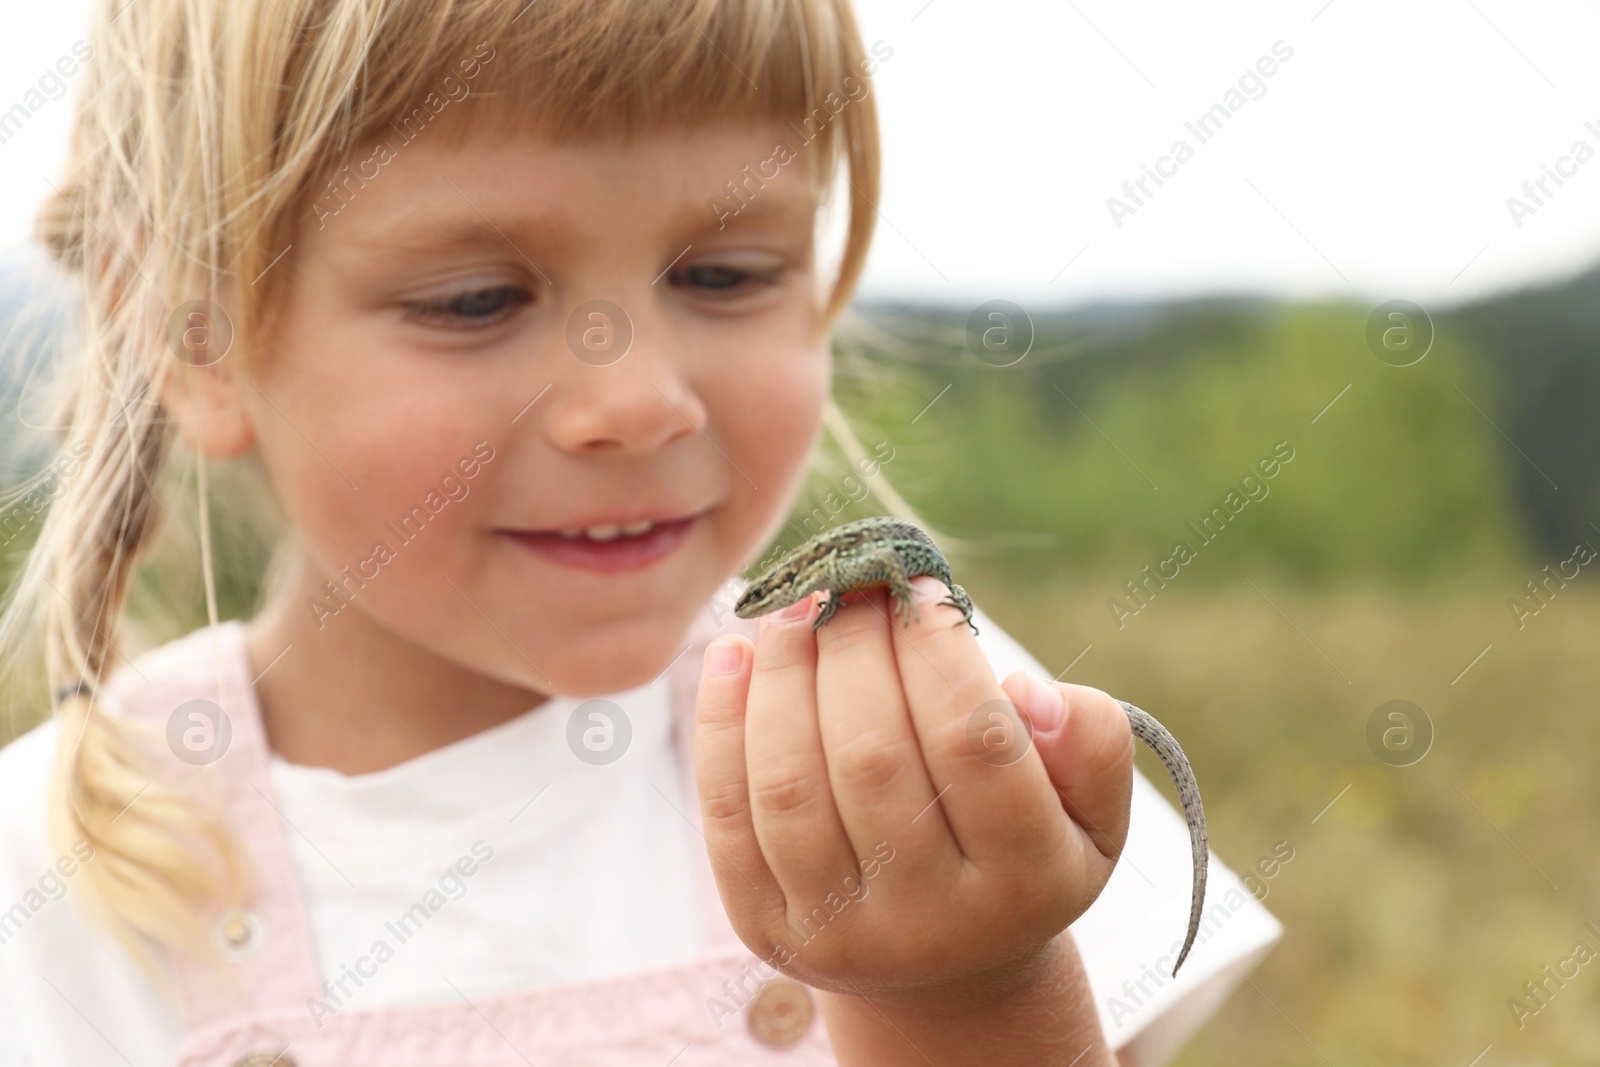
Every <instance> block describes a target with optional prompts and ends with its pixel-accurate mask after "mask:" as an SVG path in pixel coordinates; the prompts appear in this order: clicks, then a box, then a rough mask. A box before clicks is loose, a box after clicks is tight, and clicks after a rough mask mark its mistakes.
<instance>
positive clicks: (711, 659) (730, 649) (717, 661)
mask: <svg viewBox="0 0 1600 1067" xmlns="http://www.w3.org/2000/svg"><path fill="white" fill-rule="evenodd" d="M743 664H744V646H743V645H741V644H739V642H737V641H713V642H711V644H710V645H709V646H707V648H706V666H707V667H709V668H710V669H711V673H713V674H737V673H739V668H740V666H742V665H743Z"/></svg>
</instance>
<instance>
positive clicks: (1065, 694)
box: [1001, 670, 1133, 877]
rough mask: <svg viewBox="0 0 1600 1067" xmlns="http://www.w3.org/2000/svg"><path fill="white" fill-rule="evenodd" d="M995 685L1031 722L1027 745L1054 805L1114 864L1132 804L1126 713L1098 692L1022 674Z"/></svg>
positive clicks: (1130, 739)
mask: <svg viewBox="0 0 1600 1067" xmlns="http://www.w3.org/2000/svg"><path fill="white" fill-rule="evenodd" d="M1001 688H1002V689H1004V690H1005V692H1006V695H1007V696H1008V697H1009V698H1010V699H1011V702H1012V703H1013V704H1015V705H1016V706H1017V708H1018V710H1020V711H1021V712H1022V714H1023V715H1024V716H1026V717H1027V719H1028V721H1029V723H1030V724H1032V727H1033V743H1034V747H1036V748H1037V749H1038V750H1039V756H1040V758H1041V759H1043V760H1044V768H1045V771H1046V772H1047V773H1048V774H1049V775H1050V782H1051V784H1052V785H1054V786H1055V790H1056V793H1057V795H1059V796H1060V797H1061V804H1062V807H1063V808H1065V809H1066V812H1067V814H1068V815H1069V816H1070V817H1071V818H1072V821H1073V822H1075V823H1077V825H1078V827H1079V829H1080V830H1082V831H1083V832H1084V833H1085V834H1086V835H1087V836H1088V837H1089V839H1090V840H1091V841H1093V842H1094V846H1095V848H1096V849H1098V850H1099V852H1100V854H1101V855H1102V856H1104V857H1105V858H1106V859H1108V860H1110V861H1111V863H1112V864H1114V863H1115V862H1116V859H1117V857H1118V856H1119V855H1121V854H1122V846H1123V844H1124V843H1125V842H1126V841H1127V839H1128V809H1129V805H1130V804H1131V803H1132V800H1133V731H1132V730H1131V729H1130V728H1129V726H1128V713H1127V712H1125V711H1124V710H1123V709H1122V705H1121V704H1119V703H1117V701H1116V700H1114V699H1112V697H1111V696H1110V695H1109V694H1107V693H1104V692H1102V691H1100V690H1099V689H1092V688H1090V687H1089V686H1086V685H1072V684H1071V683H1068V682H1049V681H1045V680H1043V679H1040V678H1035V677H1034V676H1033V675H1031V674H1029V673H1028V672H1027V671H1023V670H1018V671H1013V672H1012V673H1011V674H1010V675H1009V676H1007V678H1006V680H1005V681H1004V682H1002V683H1001ZM1110 867H1111V864H1107V866H1106V871H1105V873H1106V876H1107V877H1109V876H1110Z"/></svg>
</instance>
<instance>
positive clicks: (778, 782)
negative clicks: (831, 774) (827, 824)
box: [750, 766, 823, 815]
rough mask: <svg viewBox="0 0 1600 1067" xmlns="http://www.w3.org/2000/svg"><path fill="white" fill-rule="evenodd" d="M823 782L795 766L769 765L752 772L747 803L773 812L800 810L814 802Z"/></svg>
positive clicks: (789, 813) (784, 812) (770, 812)
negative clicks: (748, 801)
mask: <svg viewBox="0 0 1600 1067" xmlns="http://www.w3.org/2000/svg"><path fill="white" fill-rule="evenodd" d="M822 784H823V783H820V782H818V781H817V779H816V777H815V776H814V775H812V774H810V773H808V772H806V771H804V770H802V769H801V768H798V767H792V766H777V767H769V768H767V769H765V770H762V771H760V772H752V773H751V775H750V805H751V807H753V808H758V809H760V810H761V811H763V812H767V813H769V814H772V815H792V814H796V813H799V812H803V811H805V810H806V809H808V808H810V807H812V806H813V805H815V804H816V802H817V794H818V790H819V788H820V786H821V785H822Z"/></svg>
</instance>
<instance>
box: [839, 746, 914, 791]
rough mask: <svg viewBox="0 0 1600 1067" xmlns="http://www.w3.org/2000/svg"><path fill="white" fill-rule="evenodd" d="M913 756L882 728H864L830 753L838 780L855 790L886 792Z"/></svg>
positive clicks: (845, 786)
mask: <svg viewBox="0 0 1600 1067" xmlns="http://www.w3.org/2000/svg"><path fill="white" fill-rule="evenodd" d="M908 766H910V759H909V756H908V754H907V752H906V751H905V749H904V747H903V746H902V745H900V744H897V743H896V742H895V741H894V739H893V738H892V737H891V736H890V735H889V734H888V733H886V732H885V731H882V730H864V731H862V732H861V733H858V734H856V735H855V736H853V737H851V738H849V739H848V740H846V741H844V742H843V743H841V744H840V745H839V747H838V748H836V749H835V750H833V751H832V752H830V753H829V756H828V767H829V769H830V771H831V772H832V774H833V778H834V781H835V782H836V783H837V784H838V785H839V786H840V787H843V788H848V789H850V790H851V791H852V792H858V793H867V794H877V793H882V792H884V791H885V790H886V789H888V788H889V787H890V786H892V785H893V784H894V783H895V782H897V781H899V779H900V776H901V774H902V773H904V771H905V769H906V768H907V767H908Z"/></svg>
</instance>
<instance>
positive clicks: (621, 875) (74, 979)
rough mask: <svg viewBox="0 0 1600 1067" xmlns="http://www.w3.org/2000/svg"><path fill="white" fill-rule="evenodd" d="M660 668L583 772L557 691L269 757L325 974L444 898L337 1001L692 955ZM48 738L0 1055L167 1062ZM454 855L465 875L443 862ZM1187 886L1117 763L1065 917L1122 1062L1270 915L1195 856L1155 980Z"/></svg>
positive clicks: (5, 949) (1233, 959) (52, 729)
mask: <svg viewBox="0 0 1600 1067" xmlns="http://www.w3.org/2000/svg"><path fill="white" fill-rule="evenodd" d="M975 621H976V622H977V623H978V627H979V631H980V632H979V635H978V642H979V645H980V647H982V648H983V649H984V650H985V652H986V653H987V654H988V655H989V658H990V662H991V664H992V665H993V666H994V668H995V672H996V675H997V677H999V678H1001V679H1004V678H1005V677H1006V676H1007V675H1008V674H1010V673H1011V672H1012V671H1013V670H1015V669H1017V668H1024V669H1027V670H1030V671H1033V672H1035V673H1037V674H1038V675H1040V676H1042V677H1048V676H1049V672H1047V671H1045V670H1044V668H1043V667H1042V666H1041V665H1040V664H1039V663H1038V661H1037V660H1035V659H1034V658H1033V657H1032V656H1030V655H1029V654H1028V653H1027V652H1026V650H1024V649H1023V648H1022V647H1021V646H1020V645H1018V644H1017V643H1016V642H1015V641H1014V640H1012V639H1011V638H1010V637H1009V636H1008V635H1006V634H1005V633H1004V632H1003V631H1001V630H1000V628H999V627H998V626H996V625H995V624H994V622H993V620H991V619H989V618H988V617H987V616H985V615H984V614H983V613H982V612H981V610H980V611H979V612H977V614H976V615H975ZM234 647H237V646H234ZM666 685H667V682H666V679H665V677H662V678H658V679H657V680H656V681H655V682H653V683H651V684H649V685H646V686H642V687H640V688H638V689H635V690H631V691H629V692H626V693H619V694H614V695H613V696H611V697H610V698H609V699H611V700H613V701H615V702H616V703H617V704H619V705H621V706H622V707H624V708H626V709H628V713H629V718H630V721H631V723H632V727H633V731H634V733H633V737H632V740H631V742H630V745H629V747H628V750H627V752H626V754H625V755H624V756H623V757H622V758H620V759H618V760H616V762H614V763H611V764H609V765H604V766H592V765H590V764H587V763H584V762H581V761H578V760H575V759H574V758H573V756H572V753H571V751H570V749H569V748H568V745H567V740H566V729H567V720H568V718H569V716H570V714H571V712H572V711H573V709H574V708H575V707H576V706H577V704H578V703H580V702H579V701H575V700H572V699H569V698H564V697H557V698H552V699H551V700H549V701H547V702H546V703H544V704H541V705H539V706H538V707H536V708H534V709H532V710H531V711H528V712H526V713H524V714H523V715H521V716H519V717H517V718H515V719H512V720H510V721H509V722H505V723H502V724H500V725H498V726H494V727H491V728H489V729H487V730H484V731H481V732H480V733H477V734H474V735H472V736H471V737H467V738H463V739H462V740H459V741H456V742H454V743H452V744H448V745H445V746H443V747H442V748H438V749H435V750H434V751H432V752H428V753H425V754H423V755H421V756H417V757H415V758H413V759H410V760H407V761H405V762H404V763H401V764H399V765H397V766H394V767H390V768H388V769H386V770H382V771H377V772H374V773H371V774H361V775H354V776H347V775H344V774H341V773H339V772H337V771H333V770H329V769H326V768H314V767H304V766H297V765H292V764H288V763H285V762H284V761H283V760H282V759H280V758H278V757H277V756H273V757H272V758H271V763H270V767H271V771H270V773H271V776H272V784H273V788H274V790H275V792H276V794H277V795H276V797H275V798H274V799H275V801H276V803H277V805H278V807H279V809H280V810H281V813H282V815H283V817H284V819H285V822H286V824H287V825H286V826H285V832H286V834H287V835H288V838H289V840H290V843H291V848H292V851H293V854H294V858H295V868H296V869H295V871H294V875H295V876H296V877H298V878H299V880H300V886H301V889H302V895H303V899H304V900H305V901H306V906H307V908H308V909H309V915H310V923H311V928H312V931H313V935H314V939H315V943H316V952H317V961H318V964H319V966H320V968H321V971H322V973H323V975H324V977H334V978H337V977H338V976H339V975H340V974H341V973H342V972H343V970H344V969H345V968H347V967H352V968H353V966H354V964H355V963H356V961H357V960H358V959H359V958H360V957H362V956H364V955H366V954H368V953H369V952H370V950H371V947H372V945H373V943H374V942H375V941H377V940H378V939H379V938H380V937H382V936H383V932H384V929H385V925H384V924H385V923H387V922H393V921H394V920H395V919H396V918H397V917H398V916H400V915H402V914H403V913H405V912H406V911H407V910H408V909H410V908H411V907H412V906H413V905H414V904H416V903H417V901H418V900H419V899H420V898H421V896H422V895H423V894H424V893H426V892H428V891H429V890H435V889H437V890H440V891H441V892H443V893H444V894H445V896H446V898H447V903H446V904H445V906H444V907H442V908H441V909H439V910H438V911H437V912H435V913H434V914H433V917H432V918H431V919H430V920H429V922H428V923H427V925H426V926H424V927H423V928H422V929H421V930H419V931H418V932H417V933H416V934H415V935H414V936H412V937H411V938H410V939H408V940H407V941H406V943H405V945H404V946H403V949H402V950H401V951H398V952H396V953H395V954H394V956H393V958H392V959H390V960H388V961H386V962H385V963H384V964H383V965H382V966H381V967H380V968H379V969H378V973H377V974H376V975H375V976H374V977H372V978H367V979H365V980H364V981H363V983H362V985H361V987H360V989H359V990H358V991H357V992H356V993H355V995H354V996H353V997H351V998H350V999H349V1000H347V1001H346V1003H347V1004H348V1005H349V1006H352V1007H357V1008H362V1007H379V1006H383V1005H392V1004H404V1003H415V1002H421V1001H433V1000H448V999H456V998H458V997H459V996H466V997H468V998H472V999H476V998H478V997H481V996H489V995H492V994H496V993H503V992H507V991H510V990H514V989H519V988H528V987H532V986H538V985H543V984H548V983H567V982H575V981H580V980H586V979H596V978H604V977H609V976H613V975H618V974H622V973H625V972H628V971H631V970H635V969H640V968H645V967H652V966H659V965H669V964H673V963H678V962H683V961H686V960H688V959H690V958H692V957H693V956H695V955H696V954H697V953H698V952H699V951H700V946H701V940H700V929H699V924H698V920H697V916H696V902H695V886H694V881H693V871H692V869H691V866H690V855H691V854H690V852H689V850H690V849H691V848H703V847H704V844H703V842H701V841H700V840H699V839H698V837H696V836H695V835H694V832H693V830H692V829H691V828H690V826H689V825H688V824H687V823H686V822H685V820H684V816H683V814H681V810H680V809H682V807H683V803H684V802H683V799H682V798H683V792H684V789H685V787H686V786H687V785H688V784H689V783H684V782H683V781H682V780H681V775H680V774H679V771H678V765H677V763H676V754H675V749H674V745H673V739H672V736H671V732H670V731H671V715H670V712H669V708H668V702H667V701H668V698H667V688H666ZM56 735H57V727H56V724H55V723H54V721H49V722H46V723H44V724H43V725H41V726H39V727H38V728H36V729H34V730H33V731H31V732H29V733H28V734H26V735H25V736H23V737H21V738H19V739H17V740H16V741H15V742H13V743H12V744H11V745H9V746H7V747H6V748H5V749H4V750H0V1067H24V1065H26V1067H69V1065H78V1064H86V1065H87V1064H94V1065H99V1064H105V1063H113V1062H120V1061H126V1062H128V1063H130V1064H134V1065H136V1067H146V1065H149V1067H157V1065H160V1064H166V1063H170V1062H171V1060H172V1057H173V1053H174V1050H175V1049H176V1047H177V1045H178V1042H179V1040H180V1039H181V1036H182V1020H181V1018H180V1017H179V1015H178V1014H177V1009H176V1007H175V1006H174V1005H173V1004H171V1003H170V1002H169V1001H167V1000H165V999H163V998H162V997H161V996H160V994H159V993H158V992H157V991H156V990H155V988H154V987H153V986H152V985H151V984H150V982H149V981H148V980H147V979H146V978H145V976H144V975H143V974H142V973H141V972H139V970H138V969H137V968H136V967H135V965H134V964H133V963H132V961H131V960H130V959H129V958H128V956H127V955H126V953H125V952H124V951H123V950H122V949H121V947H120V946H119V945H117V944H116V943H115V942H113V941H111V940H110V939H109V938H107V937H103V936H102V935H100V934H99V932H98V931H97V930H96V929H95V928H93V927H91V926H90V925H89V924H88V923H86V922H85V921H84V920H83V918H82V916H81V915H80V913H79V911H78V909H77V908H76V907H75V906H74V904H73V899H72V898H73V893H74V884H73V879H72V878H71V877H70V876H69V877H64V878H63V877H61V876H60V874H59V873H58V869H57V868H56V867H55V864H56V861H57V859H58V857H56V856H54V855H52V854H51V852H50V850H49V848H48V845H47V843H46V840H45V832H44V815H43V813H44V796H45V784H46V781H47V777H48V769H49V764H50V758H51V753H52V750H53V748H54V745H55V743H56ZM658 790H659V792H658ZM666 797H670V798H672V803H670V804H669V803H668V802H667V801H666V800H665V798H666ZM491 843H492V844H491ZM485 851H489V852H491V853H492V854H491V855H490V856H489V858H487V859H485V858H484V852H485ZM463 856H473V857H474V859H476V860H477V861H478V863H477V870H476V873H475V874H473V875H472V876H471V877H470V878H469V879H461V878H459V877H450V876H449V869H450V868H452V867H454V866H455V864H456V861H457V860H458V859H460V858H461V857H463ZM69 866H70V865H69ZM468 866H471V865H470V864H469V865H468ZM442 879H443V881H441V880H442ZM1189 891H1190V866H1189V842H1188V832H1187V829H1186V827H1185V825H1184V822H1183V819H1182V817H1181V816H1180V815H1179V814H1178V812H1177V811H1176V810H1175V809H1174V808H1173V806H1172V805H1171V804H1169V803H1168V802H1167V801H1166V800H1165V799H1164V798H1163V797H1162V795H1161V794H1160V793H1158V792H1157V791H1156V790H1155V788H1154V787H1153V786H1151V784H1150V783H1149V782H1148V781H1147V780H1146V779H1145V778H1144V777H1143V775H1141V774H1138V773H1137V772H1136V774H1135V780H1134V793H1133V813H1132V824H1131V829H1130V831H1129V835H1128V840H1127V844H1126V847H1125V849H1124V852H1123V855H1122V858H1121V859H1120V861H1119V862H1118V864H1117V866H1116V869H1115V870H1114V872H1113V873H1112V876H1111V879H1110V881H1109V883H1108V884H1107V886H1106V889H1105V891H1104V892H1103V893H1102V894H1101V895H1100V897H1099V899H1098V900H1096V902H1095V903H1094V904H1093V905H1092V906H1091V907H1090V909H1089V910H1088V911H1087V912H1086V913H1085V914H1084V915H1083V916H1082V917H1081V918H1080V919H1079V920H1078V922H1077V923H1075V924H1074V925H1073V928H1072V929H1073V935H1074V937H1075V939H1076V941H1077V944H1078V947H1079V950H1080V952H1081V954H1082V956H1083V959H1084V963H1085V967H1086V969H1087V972H1088V976H1089V981H1090V985H1091V987H1092V989H1093V992H1094V997H1095V1003H1096V1007H1097V1009H1098V1011H1099V1014H1100V1019H1101V1022H1102V1025H1103V1026H1104V1027H1105V1032H1106V1034H1107V1036H1108V1039H1109V1040H1110V1042H1111V1044H1112V1046H1113V1047H1121V1046H1124V1045H1126V1044H1128V1043H1129V1042H1130V1041H1132V1040H1134V1039H1135V1038H1136V1037H1137V1039H1138V1040H1137V1046H1138V1047H1139V1057H1138V1059H1137V1062H1139V1063H1158V1062H1161V1061H1162V1060H1163V1059H1165V1058H1166V1057H1167V1056H1168V1055H1170V1053H1171V1051H1172V1050H1174V1049H1175V1048H1176V1046H1177V1045H1178V1044H1180V1043H1181V1042H1182V1041H1183V1039H1184V1038H1185V1037H1186V1036H1187V1035H1188V1034H1189V1033H1190V1032H1191V1031H1192V1030H1193V1029H1194V1028H1195V1027H1197V1026H1198V1025H1199V1024H1200V1023H1201V1022H1203V1021H1204V1019H1205V1018H1206V1017H1208V1016H1209V1015H1210V1014H1211V1013H1212V1012H1213V1011H1214V1010H1215V1009H1216V1006H1217V1005H1218V1004H1220V1003H1221V1001H1222V1000H1223V999H1224V998H1225V997H1226V996H1227V994H1228V992H1229V991H1230V990H1231V989H1232V987H1233V986H1234V985H1235V984H1237V982H1238V981H1239V980H1240V978H1241V977H1242V976H1243V975H1244V974H1245V973H1247V972H1248V971H1249V970H1250V969H1251V968H1252V967H1254V966H1255V964H1256V963H1257V962H1258V961H1259V960H1260V958H1261V956H1263V955H1264V954H1265V952H1266V951H1267V949H1268V948H1269V947H1270V945H1271V944H1272V943H1273V942H1274V941H1275V940H1276V939H1277V938H1278V937H1279V936H1280V935H1281V932H1282V927H1281V926H1280V925H1279V923H1278V922H1277V920H1276V919H1274V918H1273V917H1272V915H1271V914H1270V913H1269V912H1268V911H1267V910H1266V908H1264V907H1263V906H1262V905H1261V904H1260V903H1259V902H1258V901H1256V900H1255V898H1254V897H1252V896H1251V895H1250V893H1249V892H1248V891H1247V890H1246V889H1245V888H1244V887H1243V885H1242V884H1241V883H1240V881H1239V879H1238V878H1237V877H1236V876H1235V875H1234V874H1233V873H1232V872H1231V871H1229V870H1228V869H1226V868H1225V867H1223V865H1222V864H1221V863H1220V862H1219V861H1218V860H1217V858H1216V857H1215V856H1213V857H1212V860H1211V867H1210V880H1209V882H1208V885H1207V896H1206V900H1207V909H1206V923H1205V926H1204V927H1203V928H1202V931H1201V934H1200V937H1199V938H1198V939H1197V941H1196V944H1195V948H1194V950H1193V952H1192V954H1191V955H1190V957H1189V959H1188V961H1187V962H1186V963H1185V964H1184V969H1183V971H1182V972H1181V974H1180V976H1179V977H1178V978H1177V979H1172V978H1171V977H1170V976H1169V975H1168V974H1166V973H1158V972H1157V970H1156V968H1155V961H1156V959H1157V958H1158V957H1160V956H1163V955H1170V954H1171V953H1172V952H1173V951H1174V949H1175V948H1176V947H1177V945H1178V944H1179V943H1181V941H1182V938H1183V933H1184V929H1185V927H1186V925H1187V922H1188V913H1189ZM451 985H454V987H455V988H454V989H452V988H451ZM457 990H459V993H457ZM1125 1054H1127V1053H1125Z"/></svg>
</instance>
